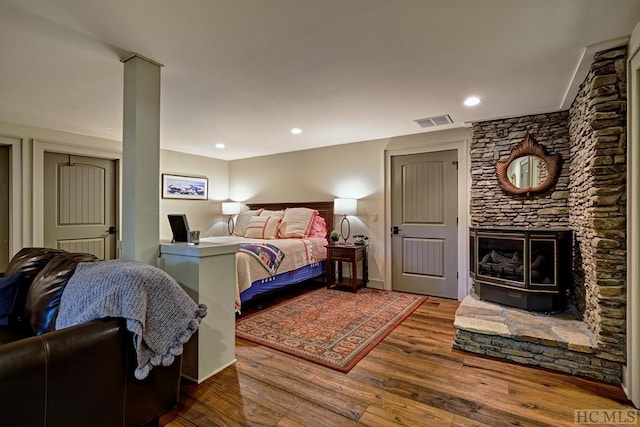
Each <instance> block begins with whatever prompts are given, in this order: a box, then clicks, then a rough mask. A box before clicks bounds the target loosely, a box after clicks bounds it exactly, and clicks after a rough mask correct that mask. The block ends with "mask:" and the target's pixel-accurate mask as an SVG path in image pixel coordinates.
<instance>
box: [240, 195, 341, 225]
mask: <svg viewBox="0 0 640 427" xmlns="http://www.w3.org/2000/svg"><path fill="white" fill-rule="evenodd" d="M247 206H249V208H250V209H260V208H263V209H268V210H271V211H278V210H281V209H286V208H310V209H315V210H317V211H318V214H319V215H320V216H321V217H323V218H324V220H325V221H326V222H327V231H328V232H329V233H331V230H333V229H334V225H333V201H331V202H293V203H247Z"/></svg>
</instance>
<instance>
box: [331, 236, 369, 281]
mask: <svg viewBox="0 0 640 427" xmlns="http://www.w3.org/2000/svg"><path fill="white" fill-rule="evenodd" d="M367 248H368V246H367V245H354V244H348V245H328V246H327V288H330V287H331V286H349V287H351V289H352V290H353V292H356V290H357V289H358V288H359V287H361V286H367V282H368V281H369V261H368V257H367ZM344 262H347V263H349V264H351V279H349V281H344V280H343V276H342V263H344ZM359 262H362V279H358V277H357V276H358V274H357V271H358V270H357V266H358V263H359ZM336 263H338V277H337V278H336V275H335V264H336Z"/></svg>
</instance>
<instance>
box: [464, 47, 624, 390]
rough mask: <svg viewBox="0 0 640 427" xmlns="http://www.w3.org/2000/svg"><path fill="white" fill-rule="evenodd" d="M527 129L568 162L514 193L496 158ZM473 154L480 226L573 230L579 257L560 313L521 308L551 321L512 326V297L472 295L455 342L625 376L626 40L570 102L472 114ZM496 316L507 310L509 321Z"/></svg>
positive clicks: (600, 60)
mask: <svg viewBox="0 0 640 427" xmlns="http://www.w3.org/2000/svg"><path fill="white" fill-rule="evenodd" d="M527 133H529V134H531V135H532V136H533V137H534V138H535V139H536V140H537V141H538V142H539V143H541V144H544V145H545V146H546V148H547V149H548V151H549V152H551V153H559V154H561V155H562V158H563V159H564V162H563V165H562V171H561V173H560V176H559V179H558V182H557V184H556V185H555V186H554V187H553V188H552V189H550V190H548V191H546V192H544V193H540V194H532V195H530V196H529V197H527V196H526V195H521V196H518V195H515V196H514V195H510V194H507V193H505V192H503V191H502V190H501V188H500V186H499V185H498V182H497V179H496V176H495V168H494V165H495V162H496V161H498V160H501V159H505V158H507V157H508V156H509V151H510V150H511V148H512V147H513V146H515V145H516V144H518V142H520V141H521V140H522V139H523V138H524V137H525V135H526V134H527ZM470 161H471V162H470V164H471V180H472V183H471V192H470V196H471V202H470V210H471V225H472V226H473V227H521V228H538V229H550V228H568V229H570V230H571V232H572V234H573V237H572V240H573V242H572V250H573V254H572V255H573V265H572V266H571V268H570V270H571V276H570V277H569V278H568V279H566V280H567V281H568V282H570V283H563V284H562V286H564V287H566V289H567V290H568V294H569V300H568V301H569V302H570V303H571V304H570V307H571V309H570V310H567V311H566V312H565V313H563V314H562V315H561V318H557V319H556V317H554V316H546V315H545V316H546V317H544V318H542V317H540V316H539V315H533V314H529V315H531V316H535V317H531V318H529V317H527V316H525V315H526V314H527V312H523V313H522V316H520V315H518V316H517V317H518V318H521V317H522V318H526V320H525V321H524V324H525V325H526V324H527V322H533V323H535V324H537V323H539V322H547V321H550V322H551V323H550V324H546V326H545V327H544V328H540V329H539V330H538V331H537V332H536V331H533V330H531V328H526V327H525V328H523V329H518V330H519V332H517V333H513V332H511V331H512V330H513V329H514V328H512V327H511V326H513V325H508V324H507V323H508V322H509V321H510V320H509V319H513V318H514V317H513V316H511V315H510V314H509V313H508V312H505V308H504V306H495V304H494V305H489V306H486V305H484V302H483V301H478V300H477V298H476V299H473V300H469V301H467V303H466V304H465V301H466V300H465V301H463V303H462V304H461V307H460V309H459V311H460V313H461V314H460V319H459V318H458V314H457V315H456V339H455V341H454V344H453V345H454V347H455V348H459V349H463V350H467V351H473V352H476V353H482V354H488V355H491V356H494V357H502V358H506V359H509V360H513V361H515V362H518V363H525V364H530V365H535V366H542V367H545V368H549V369H556V370H559V371H562V372H569V373H572V374H574V375H580V376H586V377H589V378H595V379H599V380H603V381H607V382H611V383H619V382H620V381H621V373H622V365H623V364H624V363H625V360H626V329H625V325H626V319H625V316H626V283H625V276H626V231H625V229H626V224H625V221H626V219H625V218H626V217H625V215H626V212H625V208H626V195H625V194H626V48H624V47H622V48H616V49H611V50H608V51H604V52H599V53H597V54H596V55H595V56H594V60H593V63H592V64H591V68H590V71H589V73H588V75H587V77H586V79H585V81H584V82H583V84H582V86H581V87H580V90H579V93H578V95H577V96H576V98H575V100H574V102H573V104H572V106H571V108H570V109H569V110H568V111H560V112H553V113H548V114H538V115H532V116H524V117H513V118H506V119H500V120H491V121H485V122H477V123H473V137H472V143H471V152H470ZM467 298H471V297H467ZM494 306H495V307H494ZM494 308H495V310H497V311H500V312H501V313H502V314H501V315H500V316H497V315H495V312H494V311H495V310H494ZM512 310H517V309H512ZM572 310H573V311H572ZM483 313H492V314H491V315H488V316H489V317H487V318H483V317H482V316H483ZM567 316H569V317H571V316H573V317H574V318H575V319H574V320H573V322H576V323H571V322H572V321H570V319H568V318H567ZM470 319H472V320H473V322H471V321H470ZM487 319H491V320H490V321H489V320H487ZM495 319H505V320H504V321H503V323H504V324H503V327H499V326H497V324H496V320H495ZM554 322H556V323H557V324H556V323H554ZM567 322H568V323H567ZM489 324H490V326H489V327H486V328H484V329H483V327H482V325H489ZM560 324H562V327H560ZM554 325H555V326H554ZM567 325H570V326H567ZM565 326H567V327H568V329H563V328H564V327H565ZM543 330H547V331H561V330H562V331H563V332H558V333H557V334H547V333H543V332H541V331H543Z"/></svg>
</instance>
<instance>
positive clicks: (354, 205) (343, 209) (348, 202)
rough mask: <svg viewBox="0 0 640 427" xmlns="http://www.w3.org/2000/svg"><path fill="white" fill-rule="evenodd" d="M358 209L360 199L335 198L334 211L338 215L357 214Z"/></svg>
mask: <svg viewBox="0 0 640 427" xmlns="http://www.w3.org/2000/svg"><path fill="white" fill-rule="evenodd" d="M357 211H358V199H333V213H334V214H336V215H355V214H356V212H357Z"/></svg>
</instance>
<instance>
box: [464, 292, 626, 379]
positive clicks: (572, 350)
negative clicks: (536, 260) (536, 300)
mask: <svg viewBox="0 0 640 427" xmlns="http://www.w3.org/2000/svg"><path fill="white" fill-rule="evenodd" d="M454 326H455V328H456V335H455V340H454V342H453V344H452V345H453V348H456V349H459V350H464V351H469V352H473V353H478V354H484V355H487V356H492V357H497V358H501V359H506V360H510V361H512V362H516V363H520V364H524V365H532V366H538V367H542V368H546V369H551V370H554V371H560V372H564V373H568V374H572V375H576V376H582V377H586V378H592V379H597V380H600V381H605V382H609V383H614V384H616V383H619V382H620V376H621V372H620V364H619V363H616V362H611V361H608V360H606V359H602V358H599V357H598V354H599V352H598V348H597V344H596V339H595V336H594V334H593V333H592V332H591V331H590V329H589V327H588V325H587V324H586V323H585V322H583V321H582V320H581V319H579V318H578V315H577V313H576V312H575V310H567V311H565V312H564V313H561V314H555V315H548V314H541V313H533V312H529V311H525V310H520V309H517V308H512V307H507V306H502V305H499V304H495V303H491V302H487V301H480V300H479V299H478V297H477V296H476V295H475V294H474V293H471V294H470V295H468V296H467V297H466V298H465V299H464V300H463V301H462V303H461V304H460V307H459V308H458V310H457V311H456V316H455V322H454Z"/></svg>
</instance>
